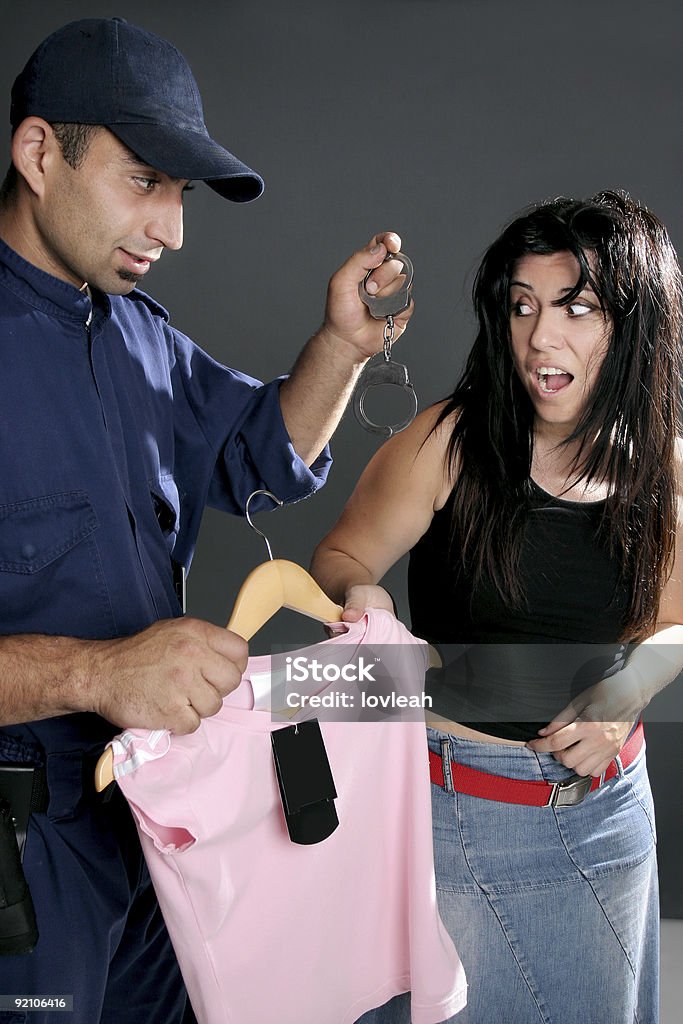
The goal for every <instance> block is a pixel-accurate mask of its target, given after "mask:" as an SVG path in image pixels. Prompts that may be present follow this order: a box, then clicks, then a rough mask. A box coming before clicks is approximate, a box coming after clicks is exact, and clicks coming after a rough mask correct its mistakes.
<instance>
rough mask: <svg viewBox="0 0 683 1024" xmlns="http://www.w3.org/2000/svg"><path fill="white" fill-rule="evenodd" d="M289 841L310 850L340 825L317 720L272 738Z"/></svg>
mask: <svg viewBox="0 0 683 1024" xmlns="http://www.w3.org/2000/svg"><path fill="white" fill-rule="evenodd" d="M270 739H271V743H272V745H273V758H274V760H275V771H276V773H277V781H278V784H279V786H280V796H281V798H282V807H283V810H284V813H285V822H286V823H287V831H288V832H289V838H290V839H291V840H292V842H293V843H300V844H302V845H304V846H308V845H310V844H312V843H319V842H321V841H322V840H323V839H327V837H328V836H329V835H331V834H332V833H333V832H334V830H335V829H336V827H337V825H338V824H339V819H338V818H337V812H336V810H335V807H334V803H333V801H334V800H335V799H336V796H337V791H336V789H335V788H334V779H333V778H332V771H331V769H330V762H329V761H328V759H327V751H326V750H325V743H324V742H323V737H322V733H321V732H320V725H319V723H318V720H317V719H316V718H311V719H308V720H307V721H305V722H301V723H299V724H298V725H290V726H287V727H286V728H285V729H276V730H275V731H274V732H272V733H271V734H270Z"/></svg>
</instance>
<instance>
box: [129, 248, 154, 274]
mask: <svg viewBox="0 0 683 1024" xmlns="http://www.w3.org/2000/svg"><path fill="white" fill-rule="evenodd" d="M119 252H121V253H122V254H123V262H124V265H125V268H126V270H128V271H130V272H132V273H134V274H146V273H147V271H148V270H149V268H150V266H151V265H152V263H155V262H156V260H157V259H158V257H157V256H138V255H136V254H135V253H132V252H128V250H127V249H120V250H119Z"/></svg>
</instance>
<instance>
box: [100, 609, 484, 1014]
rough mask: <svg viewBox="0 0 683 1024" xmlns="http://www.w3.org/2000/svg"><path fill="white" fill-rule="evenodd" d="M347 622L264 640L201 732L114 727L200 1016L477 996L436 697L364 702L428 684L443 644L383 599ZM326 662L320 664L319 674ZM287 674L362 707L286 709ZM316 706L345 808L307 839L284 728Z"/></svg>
mask: <svg viewBox="0 0 683 1024" xmlns="http://www.w3.org/2000/svg"><path fill="white" fill-rule="evenodd" d="M330 628H334V629H337V630H338V631H339V632H338V633H337V635H335V636H333V637H332V638H331V639H329V640H326V641H323V642H322V643H320V644H317V645H315V646H312V647H307V648H304V649H303V650H299V651H295V652H288V653H287V654H286V655H285V654H282V655H279V654H278V655H274V656H273V657H272V658H271V657H255V658H250V659H249V664H248V666H247V670H246V672H245V673H244V676H243V678H242V681H241V683H240V685H239V686H238V688H237V689H236V690H235V691H233V693H231V694H230V695H229V696H228V697H227V698H226V699H225V701H224V702H223V707H222V709H221V710H220V711H219V712H218V714H217V715H215V716H214V717H212V718H206V719H204V720H203V721H202V724H201V726H200V728H199V729H198V730H197V731H196V732H194V733H192V734H190V735H186V736H170V734H168V733H167V732H149V731H147V730H139V729H131V730H128V731H127V732H125V733H123V734H122V735H120V736H119V737H117V739H115V740H114V741H113V748H114V774H115V776H116V779H117V781H118V784H119V786H120V787H121V789H122V791H123V793H124V795H125V797H126V798H127V800H128V802H129V803H130V805H131V808H132V810H133V812H134V815H135V818H136V821H137V824H138V830H139V833H140V839H141V842H142V846H143V850H144V852H145V856H146V859H147V863H148V865H149V870H150V873H151V876H152V879H153V881H154V885H155V888H156V891H157V894H158V897H159V903H160V905H161V909H162V911H163V914H164V918H165V920H166V924H167V927H168V930H169V933H170V935H171V939H172V941H173V945H174V947H175V950H176V954H177V956H178V961H179V963H180V966H181V969H182V972H183V976H184V978H185V982H186V985H187V988H188V992H189V994H190V999H191V1001H192V1006H193V1009H194V1012H195V1015H196V1017H197V1020H198V1021H199V1024H271V1022H277V1024H352V1022H353V1021H355V1020H357V1018H358V1017H360V1016H362V1014H363V1013H365V1012H366V1011H367V1010H369V1009H371V1008H373V1007H375V1006H380V1005H381V1004H382V1003H384V1002H386V1001H387V1000H388V999H390V998H391V997H392V996H394V995H396V994H398V993H400V992H405V991H408V990H410V991H411V993H412V995H411V1009H412V1021H413V1024H437V1022H439V1021H443V1020H445V1019H447V1018H448V1017H450V1016H452V1015H453V1014H455V1013H457V1012H458V1011H459V1010H460V1009H462V1007H463V1006H464V1005H465V1002H466V982H465V976H464V972H463V969H462V966H461V964H460V960H459V958H458V955H457V953H456V951H455V949H454V947H453V943H452V942H451V939H450V937H449V936H448V934H447V932H446V930H445V928H444V926H443V925H442V923H441V919H440V917H439V914H438V910H437V906H436V888H435V882H434V860H433V848H432V829H431V800H430V782H429V768H428V757H427V744H426V734H425V728H424V718H423V715H422V713H421V712H416V711H415V710H414V708H413V709H411V710H409V711H405V710H398V711H396V710H395V709H394V710H393V712H392V713H389V714H387V713H384V714H382V715H380V717H379V720H378V716H377V712H376V711H371V712H368V711H367V709H365V710H361V708H360V705H361V690H362V691H363V692H365V694H366V695H368V694H372V693H373V688H374V692H377V693H379V692H381V693H382V694H383V695H384V697H385V698H386V696H387V694H388V693H389V691H390V690H392V689H393V692H394V694H400V695H402V696H410V695H413V697H421V694H422V687H423V681H424V673H425V669H426V667H427V648H426V645H425V644H424V643H423V641H421V640H417V639H416V638H415V637H413V636H411V634H410V633H409V632H408V630H407V629H406V628H405V627H404V626H403V625H402V624H401V623H400V622H398V621H397V620H396V619H395V618H394V617H393V616H392V615H390V614H389V613H388V612H385V611H381V610H378V609H372V610H369V611H368V612H367V613H366V614H365V615H364V617H363V618H362V619H361V620H360V621H359V622H358V623H353V624H346V623H340V624H335V625H334V626H332V627H330ZM359 652H360V654H361V658H362V662H363V664H364V666H365V672H364V673H362V672H361V673H360V674H361V675H364V679H363V680H361V681H360V682H356V677H357V676H358V674H359V673H358V667H359V661H360V659H359V657H358V655H359ZM287 659H289V660H287ZM294 659H302V660H297V661H295V660H294ZM314 662H316V663H317V664H318V666H319V667H318V669H317V670H314V672H313V673H312V674H314V675H316V676H317V680H316V679H309V681H303V682H302V680H301V677H302V675H304V674H306V670H307V669H308V668H310V667H311V666H312V665H313V663H314ZM330 666H333V667H330ZM373 666H374V667H373ZM344 667H346V671H345V673H344V674H345V676H346V679H343V678H342V675H341V669H343V668H344ZM271 673H272V679H273V684H274V685H273V688H272V690H271V686H270V683H271ZM310 674H311V673H309V675H310ZM288 676H289V678H287V677H288ZM335 676H337V677H338V678H337V679H335V678H334V677H335ZM373 677H375V679H379V681H378V682H375V681H373ZM285 691H286V693H289V694H290V700H294V701H296V700H297V699H298V698H294V697H293V696H291V695H292V693H293V691H296V692H298V693H299V694H302V693H306V694H309V695H310V694H319V695H320V696H324V695H327V696H328V697H329V698H330V703H333V701H334V700H336V699H337V697H338V695H339V694H340V693H342V692H344V693H347V694H349V695H350V696H349V697H348V698H347V702H346V703H347V707H345V708H342V707H333V708H304V709H302V710H301V711H299V712H295V713H294V715H295V717H294V718H291V717H290V716H291V714H292V712H291V711H289V712H288V715H287V716H286V717H279V718H278V716H277V715H276V714H274V713H271V711H270V710H269V707H270V702H271V699H273V698H272V697H271V693H272V694H273V695H275V699H274V700H273V704H274V707H275V709H276V710H277V708H279V707H284V706H285V705H286V703H287V698H286V696H285V697H284V699H283V694H285ZM352 698H353V699H354V702H355V707H350V706H348V701H349V700H351V699H352ZM399 703H400V702H399ZM259 709H260V710H259ZM310 717H317V718H318V719H319V721H320V728H321V731H322V735H323V739H324V743H325V749H326V751H327V756H328V759H329V763H330V767H331V770H332V775H333V778H334V783H335V787H336V791H337V799H336V800H335V808H336V811H337V814H338V817H339V826H338V827H337V829H336V830H335V831H334V832H332V834H331V835H330V836H328V838H327V839H325V840H323V841H322V842H319V843H316V844H314V845H310V846H302V845H297V844H296V843H293V842H292V841H291V840H290V838H289V835H288V832H287V828H286V825H285V821H284V817H283V811H282V804H281V799H280V792H279V788H278V783H277V779H276V774H275V770H274V765H273V757H272V752H271V742H270V736H271V732H272V731H273V730H274V729H279V728H283V727H287V726H289V725H291V723H292V721H294V722H297V721H302V720H303V719H305V718H310ZM364 717H365V718H366V719H367V717H370V718H374V719H375V720H370V721H368V720H362V719H363V718H364ZM359 718H360V719H361V720H359Z"/></svg>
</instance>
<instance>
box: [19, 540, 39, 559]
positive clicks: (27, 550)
mask: <svg viewBox="0 0 683 1024" xmlns="http://www.w3.org/2000/svg"><path fill="white" fill-rule="evenodd" d="M21 553H22V555H23V556H24V558H33V557H34V556H35V553H36V546H35V544H31V543H30V542H27V543H26V544H24V545H23V546H22V548H21Z"/></svg>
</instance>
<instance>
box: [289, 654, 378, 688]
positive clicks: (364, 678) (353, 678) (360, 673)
mask: <svg viewBox="0 0 683 1024" xmlns="http://www.w3.org/2000/svg"><path fill="white" fill-rule="evenodd" d="M375 664H376V663H375V662H372V663H368V662H366V661H365V659H364V658H363V656H362V655H361V657H360V658H359V659H358V662H357V663H356V664H354V663H353V662H350V663H349V664H348V665H323V664H322V662H320V661H316V660H315V659H313V661H309V660H308V658H306V657H305V656H303V655H302V656H300V657H298V658H285V679H286V680H287V682H288V683H305V682H308V680H310V679H312V680H313V681H314V682H316V683H322V682H325V683H337V682H339V680H340V679H343V680H344V682H346V683H363V682H368V683H374V682H376V679H375V677H374V676H373V674H372V671H373V669H374V668H375Z"/></svg>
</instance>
